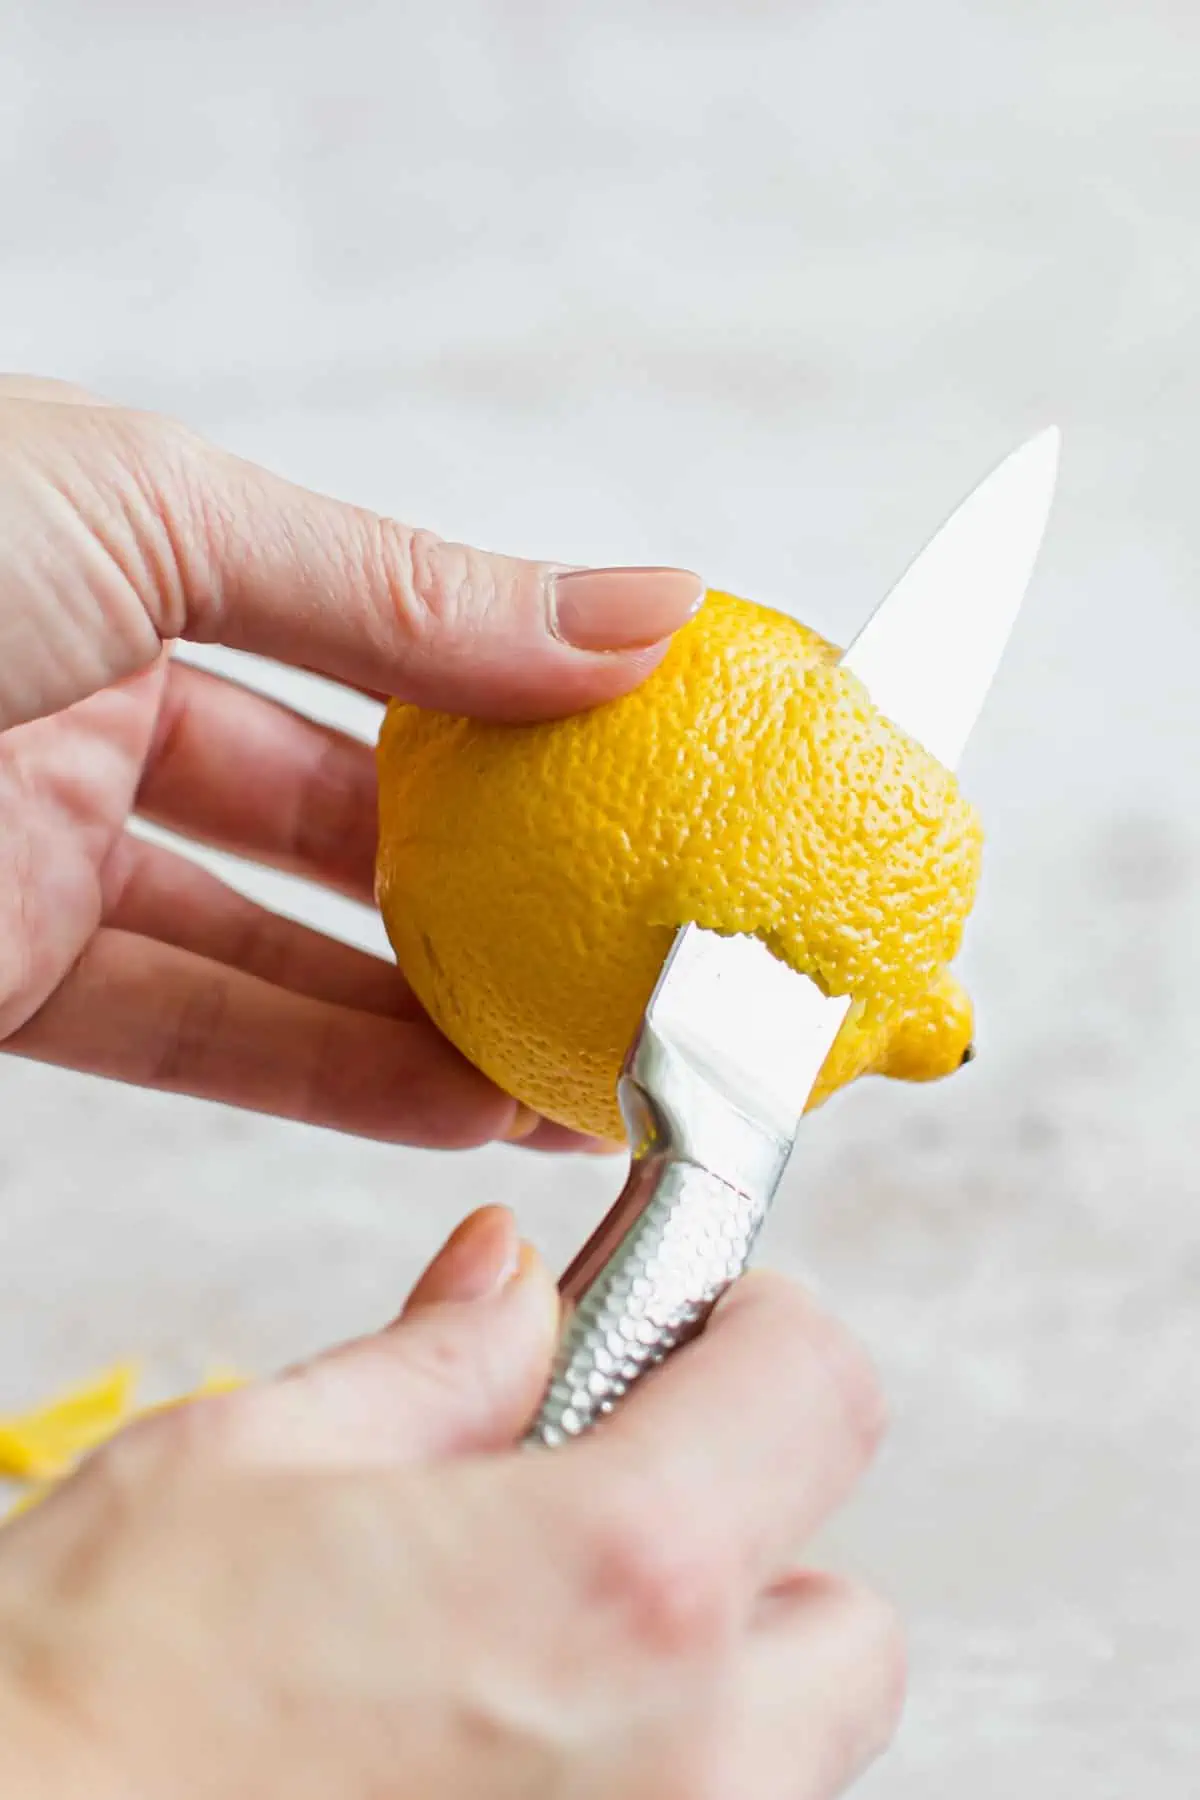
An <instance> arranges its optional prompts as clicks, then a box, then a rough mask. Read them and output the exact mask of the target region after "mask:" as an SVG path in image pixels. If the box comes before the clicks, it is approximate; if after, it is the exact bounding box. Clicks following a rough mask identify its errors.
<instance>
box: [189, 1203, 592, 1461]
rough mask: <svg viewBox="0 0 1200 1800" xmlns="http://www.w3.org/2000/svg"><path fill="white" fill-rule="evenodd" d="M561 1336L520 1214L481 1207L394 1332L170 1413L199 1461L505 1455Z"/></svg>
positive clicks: (546, 1277) (534, 1402)
mask: <svg viewBox="0 0 1200 1800" xmlns="http://www.w3.org/2000/svg"><path fill="white" fill-rule="evenodd" d="M457 1295H462V1296H464V1297H463V1298H458V1297H455V1296H457ZM467 1296H469V1297H467ZM557 1332H558V1294H557V1290H556V1288H555V1285H554V1282H553V1280H552V1279H551V1277H550V1274H549V1272H548V1271H547V1269H546V1266H545V1264H544V1263H543V1262H542V1261H541V1259H540V1257H538V1255H537V1254H536V1252H535V1251H534V1250H533V1249H532V1248H531V1247H530V1246H529V1245H518V1243H517V1241H516V1233H515V1229H514V1228H513V1225H512V1219H511V1215H509V1214H507V1213H505V1212H503V1211H502V1210H501V1209H499V1208H494V1207H492V1208H486V1209H484V1210H483V1211H482V1212H480V1213H477V1214H475V1215H474V1216H473V1217H472V1218H471V1219H470V1220H468V1221H467V1223H466V1225H465V1226H462V1227H460V1228H459V1230H458V1231H457V1232H455V1233H454V1235H453V1237H452V1238H451V1239H450V1241H449V1243H448V1244H447V1245H446V1247H445V1249H444V1250H443V1251H442V1252H441V1253H440V1255H439V1256H438V1257H437V1258H436V1259H435V1261H434V1262H433V1264H432V1265H431V1266H430V1268H429V1270H427V1272H426V1274H425V1275H424V1276H423V1277H422V1279H421V1281H420V1282H419V1283H418V1286H417V1288H416V1290H415V1291H414V1294H413V1298H412V1301H410V1303H409V1305H408V1306H407V1307H406V1308H405V1311H404V1313H403V1315H402V1316H401V1318H400V1319H399V1320H398V1321H397V1322H396V1324H394V1325H392V1326H391V1327H390V1328H389V1329H388V1330H386V1331H382V1332H380V1333H378V1334H377V1335H375V1336H374V1337H370V1338H364V1339H362V1340H361V1341H360V1342H358V1343H354V1344H347V1345H344V1346H342V1347H341V1348H339V1349H336V1350H333V1351H330V1352H328V1353H327V1354H325V1355H324V1356H320V1357H318V1358H316V1359H315V1360H314V1361H313V1362H310V1363H307V1364H305V1365H304V1366H303V1367H300V1368H297V1369H294V1370H292V1371H290V1372H289V1373H288V1374H286V1375H283V1376H281V1377H280V1378H279V1379H277V1380H275V1381H272V1382H266V1383H264V1384H263V1385H261V1386H259V1387H254V1388H245V1389H242V1390H240V1391H238V1392H235V1393H231V1394H226V1395H222V1396H220V1397H219V1398H216V1399H213V1400H208V1401H200V1402H198V1403H197V1404H196V1405H195V1406H193V1407H190V1408H187V1409H185V1411H184V1412H180V1413H176V1414H175V1415H174V1418H175V1420H176V1421H177V1422H178V1424H179V1425H180V1426H182V1427H183V1428H184V1429H185V1430H186V1431H188V1432H189V1435H190V1436H191V1443H192V1446H193V1449H194V1450H195V1452H197V1453H199V1454H201V1455H205V1456H215V1457H216V1458H218V1459H219V1460H220V1461H222V1462H235V1463H237V1464H238V1465H240V1466H243V1467H244V1466H246V1465H247V1464H255V1465H263V1464H269V1465H271V1466H272V1467H279V1466H299V1465H303V1466H305V1467H313V1466H320V1467H325V1468H328V1467H335V1466H339V1465H351V1466H354V1467H356V1468H363V1467H368V1466H379V1465H385V1466H389V1467H394V1466H395V1465H396V1464H406V1463H414V1462H419V1461H428V1460H430V1459H434V1458H438V1457H445V1456H453V1455H464V1454H470V1453H472V1452H480V1451H486V1450H498V1449H504V1448H507V1447H509V1446H510V1445H512V1444H513V1443H514V1442H515V1441H516V1440H517V1439H518V1438H519V1437H520V1436H521V1435H522V1433H523V1432H524V1430H525V1428H526V1426H527V1425H528V1424H529V1422H530V1420H531V1419H532V1417H533V1414H534V1412H535V1410H536V1408H537V1406H538V1404H539V1402H540V1400H541V1397H542V1394H543V1392H544V1390H545V1385H546V1382H547V1380H548V1378H549V1373H550V1361H551V1357H552V1355H553V1352H554V1346H555V1342H556V1338H557ZM189 1412H190V1413H191V1414H192V1415H193V1417H192V1419H191V1421H188V1420H187V1419H186V1417H185V1414H186V1413H189ZM164 1423H168V1424H169V1421H164ZM193 1433H194V1435H191V1434H193Z"/></svg>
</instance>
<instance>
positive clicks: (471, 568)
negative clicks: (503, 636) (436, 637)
mask: <svg viewBox="0 0 1200 1800" xmlns="http://www.w3.org/2000/svg"><path fill="white" fill-rule="evenodd" d="M378 555H379V560H380V563H381V573H382V577H383V585H384V588H385V590H386V592H387V593H388V595H389V597H390V600H391V604H392V610H393V613H394V615H395V617H396V618H397V620H398V621H399V622H400V624H401V627H402V628H403V629H405V630H406V631H407V632H408V633H409V634H411V635H413V636H417V637H420V636H421V635H423V634H424V633H426V632H427V631H428V630H429V629H430V628H431V627H437V628H438V629H447V630H450V631H454V630H456V629H459V628H461V627H462V626H464V625H467V624H469V623H470V622H471V621H472V620H474V619H477V618H478V617H479V616H480V614H481V613H482V612H484V611H486V609H487V603H488V598H489V595H488V564H487V559H486V558H484V557H481V556H478V555H476V554H474V553H472V552H471V551H469V550H467V549H466V548H465V547H464V546H463V545H461V544H448V543H446V542H445V540H444V539H442V538H440V537H439V536H438V535H437V533H436V532H433V531H425V530H421V529H414V528H413V527H411V526H408V525H399V524H397V523H395V522H394V521H392V520H389V519H383V520H380V521H379V525H378Z"/></svg>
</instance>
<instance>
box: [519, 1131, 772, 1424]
mask: <svg viewBox="0 0 1200 1800" xmlns="http://www.w3.org/2000/svg"><path fill="white" fill-rule="evenodd" d="M773 1191H774V1187H773V1185H772V1186H771V1187H770V1189H769V1190H768V1191H763V1190H762V1189H760V1191H759V1192H758V1194H756V1195H751V1194H746V1193H742V1192H740V1191H739V1189H738V1188H736V1187H733V1186H731V1185H730V1184H729V1183H728V1182H726V1181H723V1180H722V1179H721V1178H720V1177H719V1176H718V1175H715V1174H713V1173H712V1172H711V1171H710V1170H708V1169H704V1168H700V1167H699V1166H698V1165H697V1164H696V1163H692V1162H688V1161H685V1160H682V1159H680V1158H678V1157H676V1156H673V1155H672V1154H670V1153H669V1152H664V1151H662V1150H661V1149H652V1150H651V1151H650V1152H649V1153H648V1154H646V1155H644V1156H641V1157H639V1158H635V1160H634V1163H633V1166H632V1168H631V1169H630V1172H629V1179H628V1181H627V1182H626V1184H625V1188H624V1191H623V1192H622V1194H621V1197H620V1199H619V1200H618V1201H617V1204H616V1205H615V1206H614V1207H613V1209H612V1211H611V1212H610V1213H609V1214H608V1216H607V1218H606V1219H605V1220H604V1222H603V1224H602V1225H601V1226H600V1227H599V1229H598V1230H597V1231H596V1232H595V1233H593V1235H592V1237H591V1238H590V1239H589V1240H588V1242H587V1244H585V1246H584V1248H583V1249H582V1250H581V1251H580V1253H579V1255H578V1256H577V1257H576V1258H575V1261H574V1262H573V1263H572V1264H571V1267H570V1268H569V1269H568V1270H567V1273H566V1275H565V1276H564V1277H563V1281H562V1293H563V1297H564V1299H565V1300H566V1301H567V1302H568V1303H569V1304H572V1305H573V1310H572V1311H571V1313H570V1315H569V1317H568V1320H567V1324H566V1329H565V1331H564V1333H563V1340H562V1344H561V1345H560V1347H559V1351H558V1355H557V1357H556V1359H555V1363H554V1371H553V1374H552V1376H551V1380H550V1387H549V1390H548V1392H547V1394H546V1398H545V1400H544V1401H543V1403H542V1408H541V1411H540V1412H539V1414H538V1416H537V1419H536V1420H535V1422H534V1425H533V1427H532V1430H531V1431H530V1434H529V1436H530V1441H531V1442H533V1443H538V1444H544V1445H555V1444H561V1443H563V1442H564V1441H566V1440H567V1439H569V1438H573V1437H578V1436H579V1435H580V1433H581V1432H584V1431H587V1430H588V1429H589V1427H590V1426H592V1425H594V1424H595V1422H596V1420H597V1419H599V1418H601V1417H602V1416H603V1415H604V1414H605V1413H608V1412H611V1411H612V1409H613V1407H614V1406H615V1405H616V1404H617V1402H618V1401H619V1400H620V1399H621V1398H622V1396H623V1395H624V1394H626V1393H627V1392H628V1391H629V1389H630V1388H631V1387H632V1386H633V1384H634V1383H635V1382H636V1381H638V1380H640V1379H641V1377H642V1376H643V1375H644V1374H645V1373H646V1372H647V1370H648V1369H652V1368H654V1367H655V1366H656V1364H658V1363H661V1362H662V1361H663V1360H664V1358H665V1357H667V1356H668V1355H670V1353H671V1351H672V1350H674V1349H676V1348H677V1346H678V1345H680V1344H682V1343H685V1342H686V1341H687V1340H688V1338H691V1337H694V1336H695V1335H696V1333H697V1332H698V1331H701V1330H702V1329H703V1327H704V1323H705V1321H706V1319H707V1318H708V1315H709V1313H710V1312H711V1311H712V1308H713V1306H714V1305H715V1304H716V1302H717V1301H718V1300H719V1299H720V1297H721V1295H722V1294H723V1293H724V1292H725V1289H726V1288H727V1287H728V1286H729V1284H730V1283H731V1282H732V1281H734V1280H736V1278H737V1276H738V1275H740V1274H741V1272H742V1270H743V1269H744V1268H745V1266H746V1263H747V1260H748V1259H749V1256H750V1252H751V1250H752V1249H753V1247H754V1240H755V1238H756V1237H757V1236H758V1232H759V1228H760V1226H761V1225H762V1222H763V1220H764V1218H765V1217H766V1215H767V1211H768V1209H769V1207H770V1202H771V1195H772V1193H773Z"/></svg>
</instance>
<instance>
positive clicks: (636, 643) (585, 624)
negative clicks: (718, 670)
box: [550, 569, 704, 650]
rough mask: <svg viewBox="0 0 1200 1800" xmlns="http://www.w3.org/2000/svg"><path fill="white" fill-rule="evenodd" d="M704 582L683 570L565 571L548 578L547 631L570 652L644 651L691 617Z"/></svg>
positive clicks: (702, 596)
mask: <svg viewBox="0 0 1200 1800" xmlns="http://www.w3.org/2000/svg"><path fill="white" fill-rule="evenodd" d="M703 599H704V583H703V582H702V581H701V579H700V577H699V576H698V575H692V574H689V573H688V571H687V570H686V569H566V570H563V571H562V572H561V573H559V574H555V575H552V576H551V578H550V629H551V631H552V632H553V633H554V635H555V637H557V638H558V639H560V641H561V642H562V643H564V644H569V645H570V647H571V648H572V649H573V650H644V649H646V648H648V646H649V645H651V644H657V643H660V642H661V641H662V639H663V638H665V637H670V635H671V633H672V632H673V631H678V630H679V627H680V626H681V625H686V624H687V622H688V620H689V619H691V618H694V617H695V615H696V614H697V613H698V612H699V610H700V606H701V603H702V602H703Z"/></svg>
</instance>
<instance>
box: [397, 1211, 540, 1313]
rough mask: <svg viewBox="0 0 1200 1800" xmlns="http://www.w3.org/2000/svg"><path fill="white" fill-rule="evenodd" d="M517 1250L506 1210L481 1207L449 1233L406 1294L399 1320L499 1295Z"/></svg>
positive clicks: (513, 1269) (511, 1271)
mask: <svg viewBox="0 0 1200 1800" xmlns="http://www.w3.org/2000/svg"><path fill="white" fill-rule="evenodd" d="M519 1251H520V1241H519V1239H518V1237H517V1230H516V1222H515V1221H514V1219H513V1216H512V1214H511V1213H510V1212H509V1210H508V1208H507V1207H504V1206H484V1207H481V1208H480V1209H479V1211H478V1212H473V1213H472V1214H471V1215H470V1217H469V1218H466V1219H464V1220H463V1222H462V1224H461V1225H459V1226H458V1227H457V1228H456V1229H455V1230H454V1231H452V1232H451V1234H450V1236H449V1237H448V1238H447V1239H446V1242H445V1243H444V1244H443V1245H442V1248H441V1249H440V1250H439V1251H438V1253H437V1255H436V1256H435V1257H434V1259H433V1261H432V1262H431V1263H430V1265H429V1267H428V1268H427V1269H426V1270H425V1273H424V1274H423V1275H422V1276H421V1278H420V1280H419V1281H418V1282H417V1285H416V1286H415V1287H414V1289H413V1291H412V1293H411V1294H410V1295H409V1298H408V1301H407V1303H406V1304H405V1307H404V1311H403V1312H402V1313H401V1315H400V1316H401V1318H408V1317H409V1316H411V1314H412V1313H414V1312H419V1311H420V1310H421V1309H422V1308H424V1307H426V1306H438V1305H441V1304H442V1303H444V1302H446V1301H452V1302H454V1303H456V1304H458V1303H461V1302H463V1301H468V1300H484V1299H486V1298H487V1296H488V1295H489V1294H498V1293H499V1292H500V1291H501V1289H502V1288H504V1287H505V1286H507V1284H508V1282H509V1281H510V1280H511V1279H512V1277H513V1275H514V1274H515V1273H516V1270H517V1267H518V1263H519Z"/></svg>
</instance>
